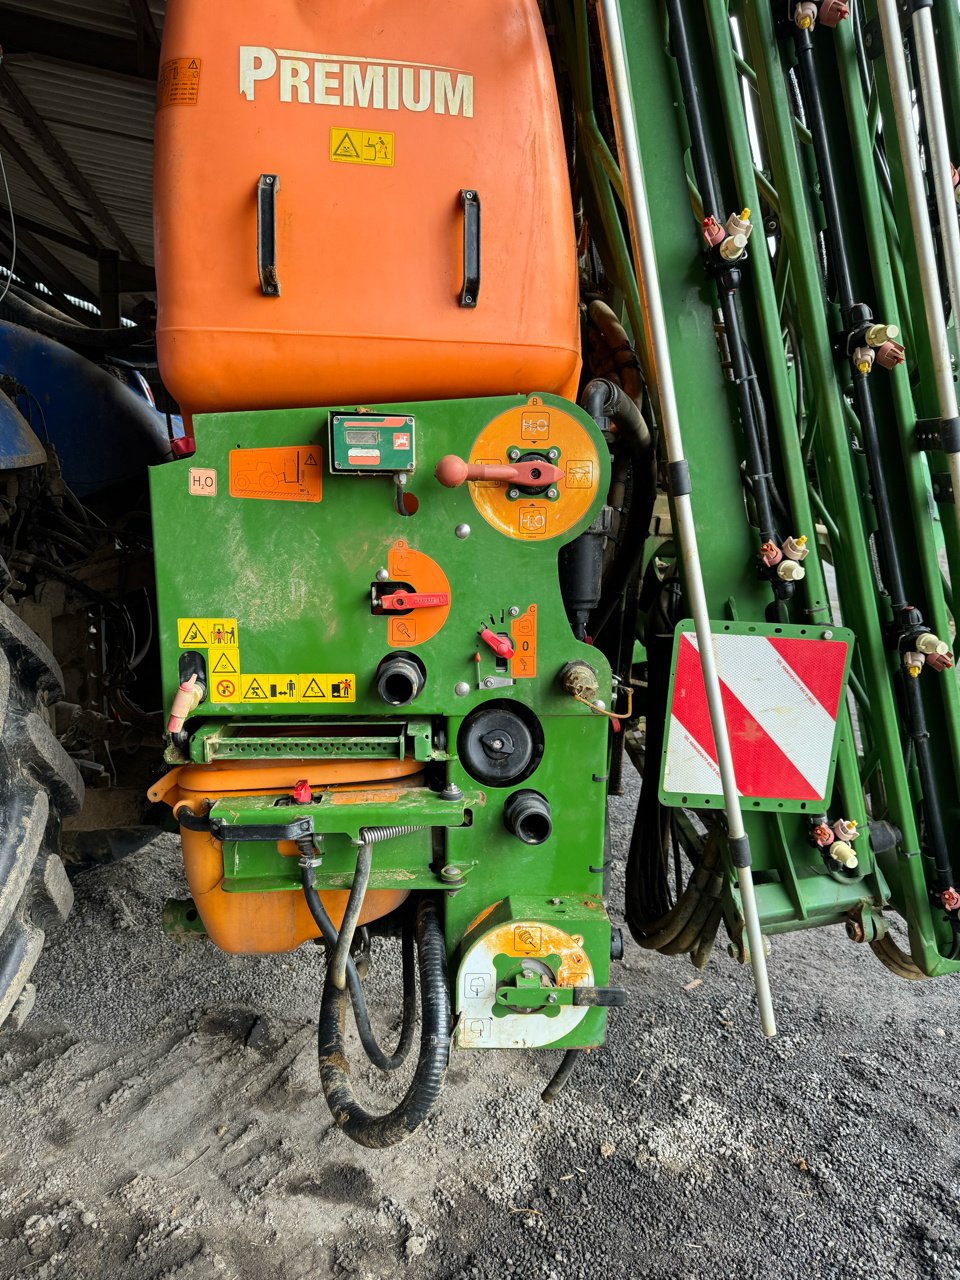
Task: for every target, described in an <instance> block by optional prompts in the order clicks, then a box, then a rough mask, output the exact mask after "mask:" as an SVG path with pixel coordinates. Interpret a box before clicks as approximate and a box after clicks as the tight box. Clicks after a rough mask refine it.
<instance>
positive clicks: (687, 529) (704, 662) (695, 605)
mask: <svg viewBox="0 0 960 1280" xmlns="http://www.w3.org/2000/svg"><path fill="white" fill-rule="evenodd" d="M599 13H600V33H601V39H602V43H603V54H604V63H605V66H606V72H607V80H608V83H609V88H610V97H611V102H612V104H613V115H614V127H615V130H616V135H617V147H618V150H619V153H620V172H621V174H622V175H623V187H624V198H625V202H626V208H627V223H628V225H629V228H630V238H631V241H632V243H633V253H634V260H635V262H636V267H637V272H636V274H637V284H638V287H639V290H640V300H641V305H642V307H643V311H644V329H645V331H646V334H647V337H648V341H649V344H650V360H651V365H652V367H653V373H654V385H655V388H656V391H657V398H658V400H659V405H660V429H661V432H662V435H663V442H664V448H665V451H666V455H667V459H668V462H670V463H671V464H673V466H674V467H676V464H678V463H681V464H682V463H684V462H685V458H684V452H683V437H682V432H681V427H680V416H679V411H678V408H677V398H676V388H675V385H674V380H673V368H672V363H671V357H670V346H669V343H668V340H667V328H666V316H665V314H664V310H663V299H662V297H661V294H660V285H659V274H658V269H657V259H656V253H655V251H654V247H653V229H652V225H651V218H650V207H649V203H648V200H647V193H646V187H645V184H644V180H643V168H642V164H641V160H640V143H639V138H638V136H637V128H636V120H635V118H634V115H633V105H632V97H631V92H630V80H629V72H628V69H627V58H626V50H625V47H624V39H623V28H622V25H621V22H620V7H619V4H618V3H617V0H600V5H599ZM675 474H676V472H675ZM673 505H674V513H675V516H676V523H677V528H676V533H677V541H678V543H679V547H680V555H681V560H682V563H683V569H684V582H685V585H686V590H687V596H688V598H689V601H690V609H691V613H692V616H693V622H694V627H695V630H696V635H697V643H698V647H699V650H700V662H701V666H702V670H703V682H704V687H705V691H706V696H707V705H708V709H709V713H710V724H711V727H712V730H713V738H714V744H715V746H716V750H717V765H718V768H719V771H720V782H721V786H722V789H723V797H724V810H725V813H726V819H727V830H728V835H729V839H730V841H731V844H732V845H734V846H735V847H737V848H738V849H739V850H742V851H743V852H742V853H741V854H740V856H741V857H742V858H744V859H745V860H746V859H748V858H749V852H748V851H749V845H748V843H747V836H746V831H745V829H744V825H743V814H742V812H741V809H740V796H739V792H738V790H737V783H736V777H735V774H734V769H733V756H732V753H731V749H730V737H729V734H728V731H727V723H726V718H725V715H724V710H723V697H722V694H721V691H720V679H719V676H718V674H717V667H716V660H715V657H714V650H713V633H712V628H711V626H710V614H709V609H708V607H707V596H706V589H705V587H704V582H703V572H702V569H701V565H700V555H699V549H698V546H697V532H696V526H695V524H694V519H693V508H692V505H691V501H690V493H689V491H688V492H686V493H675V495H674V500H673ZM737 880H738V882H739V885H740V898H741V905H742V907H743V916H744V921H745V924H746V931H747V939H748V942H749V951H750V964H751V966H752V969H753V979H754V985H755V988H756V993H757V1004H758V1006H759V1010H760V1023H761V1026H762V1028H763V1032H764V1035H767V1036H773V1035H776V1030H777V1027H776V1019H775V1017H774V1013H773V1004H772V1001H771V998H770V984H769V979H768V976H767V966H766V957H765V955H764V950H763V935H762V933H761V931H760V916H759V912H758V910H757V903H756V897H755V895H754V892H753V874H752V871H751V868H750V866H749V863H748V865H746V866H738V867H737Z"/></svg>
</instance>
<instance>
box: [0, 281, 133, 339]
mask: <svg viewBox="0 0 960 1280" xmlns="http://www.w3.org/2000/svg"><path fill="white" fill-rule="evenodd" d="M3 305H4V306H5V307H9V309H10V311H11V312H12V313H13V316H14V320H15V321H16V323H17V324H22V325H24V326H25V327H26V328H28V329H36V330H37V332H38V333H42V334H43V335H44V337H46V338H53V339H54V340H55V341H56V342H62V343H63V344H64V346H67V347H92V348H95V349H96V350H98V351H109V350H111V349H112V348H113V347H134V346H137V345H138V344H139V343H142V342H152V341H153V339H154V337H155V334H154V331H153V329H152V328H148V327H147V326H146V325H142V324H137V325H124V326H123V327H122V328H120V329H90V328H88V327H87V326H86V325H83V324H72V323H71V322H70V321H69V320H58V319H57V317H56V316H52V315H50V314H49V313H48V312H46V311H41V310H40V308H39V307H35V306H33V305H32V303H29V302H27V301H26V300H25V299H24V298H21V297H20V296H19V295H18V294H17V293H16V292H15V291H14V290H13V289H10V290H9V291H8V293H7V296H6V297H5V298H4V300H3Z"/></svg>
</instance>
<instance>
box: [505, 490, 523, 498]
mask: <svg viewBox="0 0 960 1280" xmlns="http://www.w3.org/2000/svg"><path fill="white" fill-rule="evenodd" d="M507 497H508V498H519V497H520V490H519V489H508V490H507Z"/></svg>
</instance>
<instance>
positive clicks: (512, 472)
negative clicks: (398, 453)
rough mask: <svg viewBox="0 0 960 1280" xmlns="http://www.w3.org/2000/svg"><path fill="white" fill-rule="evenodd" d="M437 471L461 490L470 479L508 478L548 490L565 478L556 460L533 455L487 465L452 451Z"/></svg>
mask: <svg viewBox="0 0 960 1280" xmlns="http://www.w3.org/2000/svg"><path fill="white" fill-rule="evenodd" d="M434 474H435V475H436V477H437V479H438V480H439V481H440V483H441V484H442V485H446V487H447V488H448V489H459V487H460V486H461V485H462V484H466V483H467V481H468V480H508V481H510V482H511V483H513V484H521V485H524V486H525V487H526V488H530V489H546V488H547V486H548V485H551V484H556V482H557V481H558V480H560V479H561V478H562V477H563V472H562V471H561V470H560V468H559V467H555V466H554V465H553V463H552V462H542V461H541V460H540V459H539V458H530V459H528V460H527V461H526V462H515V463H511V464H509V465H507V464H504V463H496V464H490V465H486V464H484V463H479V462H465V461H464V460H463V458H458V457H457V455H456V454H455V453H448V454H447V455H446V457H444V458H441V459H440V461H439V462H438V463H437V467H436V471H435V472H434Z"/></svg>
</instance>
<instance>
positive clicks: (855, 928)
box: [846, 920, 867, 942]
mask: <svg viewBox="0 0 960 1280" xmlns="http://www.w3.org/2000/svg"><path fill="white" fill-rule="evenodd" d="M846 930H847V937H848V938H849V939H850V941H851V942H865V941H866V938H867V933H866V930H865V929H864V927H863V925H862V923H861V922H860V921H859V920H848V921H847V923H846Z"/></svg>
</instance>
